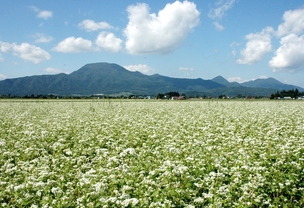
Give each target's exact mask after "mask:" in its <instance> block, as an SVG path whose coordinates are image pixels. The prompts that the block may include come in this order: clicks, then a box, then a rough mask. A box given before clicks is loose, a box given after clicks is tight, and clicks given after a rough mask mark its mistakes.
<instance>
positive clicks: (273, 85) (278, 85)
mask: <svg viewBox="0 0 304 208" xmlns="http://www.w3.org/2000/svg"><path fill="white" fill-rule="evenodd" d="M241 85H242V86H244V87H261V88H270V89H277V90H290V89H296V88H297V89H298V90H300V91H303V90H304V89H303V88H301V87H298V86H295V85H289V84H283V83H282V82H279V81H278V80H276V79H274V78H267V79H256V80H253V81H248V82H243V83H242V84H241Z"/></svg>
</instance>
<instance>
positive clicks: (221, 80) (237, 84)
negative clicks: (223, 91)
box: [211, 76, 241, 87]
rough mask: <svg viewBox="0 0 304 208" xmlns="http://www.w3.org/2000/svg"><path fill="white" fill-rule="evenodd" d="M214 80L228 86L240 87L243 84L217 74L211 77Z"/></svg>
mask: <svg viewBox="0 0 304 208" xmlns="http://www.w3.org/2000/svg"><path fill="white" fill-rule="evenodd" d="M211 80H212V81H213V82H216V83H219V84H222V85H225V86H226V87H240V86H241V84H240V83H237V82H229V81H228V80H226V79H225V78H224V77H222V76H217V77H214V78H213V79H211Z"/></svg>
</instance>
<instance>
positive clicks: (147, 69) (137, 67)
mask: <svg viewBox="0 0 304 208" xmlns="http://www.w3.org/2000/svg"><path fill="white" fill-rule="evenodd" d="M124 68H125V69H127V70H129V71H139V72H141V73H143V74H149V75H150V74H153V73H154V72H155V70H154V69H153V68H151V67H149V66H148V65H145V64H137V65H129V66H124Z"/></svg>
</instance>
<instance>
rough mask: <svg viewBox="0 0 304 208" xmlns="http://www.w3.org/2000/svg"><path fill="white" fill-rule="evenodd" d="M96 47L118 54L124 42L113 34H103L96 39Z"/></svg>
mask: <svg viewBox="0 0 304 208" xmlns="http://www.w3.org/2000/svg"><path fill="white" fill-rule="evenodd" d="M95 43H96V45H97V46H98V47H100V48H102V49H104V50H106V51H109V52H118V51H120V50H121V43H122V40H121V39H119V38H117V37H115V35H114V34H113V33H107V32H101V33H99V35H98V36H97V38H96V41H95Z"/></svg>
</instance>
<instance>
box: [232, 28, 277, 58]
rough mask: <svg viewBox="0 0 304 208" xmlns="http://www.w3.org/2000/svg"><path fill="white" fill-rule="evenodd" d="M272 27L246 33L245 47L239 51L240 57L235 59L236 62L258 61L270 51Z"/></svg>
mask: <svg viewBox="0 0 304 208" xmlns="http://www.w3.org/2000/svg"><path fill="white" fill-rule="evenodd" d="M272 32H273V29H272V28H270V27H268V28H265V29H264V30H263V31H262V32H260V33H250V34H248V35H246V39H247V43H246V48H245V49H243V50H242V51H241V56H242V58H240V59H238V60H237V63H238V64H253V63H256V62H258V61H260V60H261V59H262V58H263V56H264V55H265V54H266V53H268V52H270V51H271V48H272V46H271V33H272Z"/></svg>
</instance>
